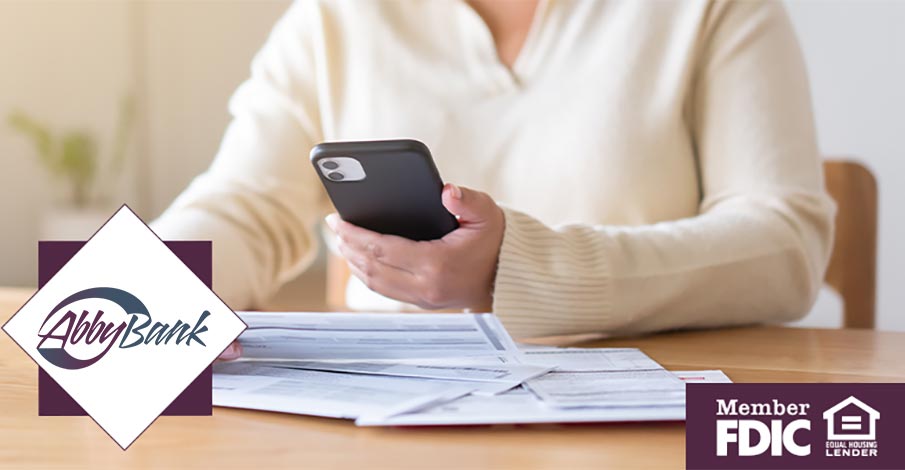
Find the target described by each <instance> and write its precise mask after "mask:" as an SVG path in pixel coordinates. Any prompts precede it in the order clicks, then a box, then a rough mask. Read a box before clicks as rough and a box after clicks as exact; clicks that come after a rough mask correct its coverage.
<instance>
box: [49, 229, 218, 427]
mask: <svg viewBox="0 0 905 470" xmlns="http://www.w3.org/2000/svg"><path fill="white" fill-rule="evenodd" d="M164 243H165V244H166V246H167V248H169V249H170V251H172V252H173V254H175V255H176V256H177V257H179V259H180V260H182V262H183V263H185V265H186V266H187V267H188V268H189V269H191V270H192V272H193V273H195V275H196V276H198V279H200V280H201V281H202V282H204V284H205V285H207V287H208V288H211V287H212V285H213V269H212V266H213V262H212V254H211V253H212V250H211V242H210V241H170V242H164ZM84 245H85V242H80V241H41V242H38V288H41V287H44V284H46V283H47V281H49V280H50V278H52V277H53V276H54V275H56V273H57V272H58V271H59V270H60V269H61V268H62V267H63V266H64V265H65V264H66V263H67V262H69V260H70V259H71V258H72V257H73V256H75V254H76V253H77V252H78V251H79V250H80V249H81V248H82V246H84ZM212 376H213V374H212V371H211V367H210V366H208V367H207V368H206V369H204V371H202V372H201V374H199V375H198V377H197V378H195V380H194V381H193V382H192V383H191V384H190V385H189V386H188V387H186V389H185V390H184V391H183V392H182V393H181V394H180V395H179V396H178V397H176V399H175V400H173V402H172V403H170V406H168V407H167V408H166V409H165V410H164V412H163V413H162V415H163V416H210V415H211V414H212V410H213V408H212V406H211V393H212V392H211V391H212V387H211V386H212ZM38 415H40V416H85V415H87V413H85V410H84V409H82V407H81V406H79V404H78V403H76V401H75V400H73V399H72V397H71V396H69V394H68V393H66V391H65V390H63V388H62V387H60V385H59V384H57V382H56V381H55V380H53V378H52V377H50V375H49V374H48V373H47V372H45V371H44V370H43V369H41V368H38Z"/></svg>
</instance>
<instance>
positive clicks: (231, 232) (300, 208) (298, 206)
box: [152, 2, 325, 308]
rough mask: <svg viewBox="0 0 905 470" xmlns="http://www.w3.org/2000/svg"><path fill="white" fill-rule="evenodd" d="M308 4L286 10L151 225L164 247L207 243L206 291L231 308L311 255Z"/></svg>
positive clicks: (266, 289) (256, 301) (259, 297)
mask: <svg viewBox="0 0 905 470" xmlns="http://www.w3.org/2000/svg"><path fill="white" fill-rule="evenodd" d="M309 3H311V2H296V3H295V4H294V5H293V6H292V7H290V9H289V10H288V11H287V13H286V14H285V15H284V17H283V18H282V19H281V20H280V21H279V22H278V23H277V25H276V26H275V27H274V29H273V31H272V32H271V35H270V37H269V39H268V40H267V42H266V44H265V45H264V47H263V49H262V50H261V51H260V52H259V53H258V54H257V55H256V57H255V59H254V61H253V63H252V72H251V77H250V78H249V79H248V80H247V81H246V82H245V83H243V84H242V85H241V86H240V87H239V88H238V90H237V91H236V92H235V94H234V95H233V97H232V98H231V100H230V104H229V109H230V113H231V115H232V118H233V119H232V122H231V123H230V125H229V127H228V128H227V130H226V134H225V136H224V138H223V141H222V144H221V146H220V150H219V152H218V154H217V156H216V159H215V161H214V163H213V164H212V165H211V167H210V168H209V169H208V171H207V172H206V173H204V174H202V175H201V176H199V177H198V178H196V179H195V180H194V181H193V182H192V184H191V185H190V186H189V187H188V188H187V189H186V190H185V191H184V192H183V193H182V194H181V195H180V196H179V197H178V198H177V199H176V201H175V202H174V203H173V204H172V205H171V206H170V207H169V208H168V209H167V210H166V211H165V212H164V214H163V215H162V216H161V217H160V218H159V219H158V220H157V221H155V222H153V223H152V228H153V229H154V230H155V231H156V232H157V234H158V235H159V236H160V237H161V238H163V239H165V240H179V239H204V240H213V251H214V288H215V290H216V291H217V293H218V294H219V295H220V296H221V297H222V298H223V299H224V300H225V301H227V302H228V303H229V304H230V305H231V306H232V307H233V308H248V307H252V306H255V305H260V303H261V302H262V301H264V300H265V299H266V298H267V297H269V296H270V295H271V294H272V293H273V292H274V291H275V290H276V288H277V287H278V286H279V284H280V283H281V281H283V280H285V279H287V278H289V277H291V276H293V275H294V274H296V273H297V272H298V271H300V270H301V269H303V268H304V267H305V266H306V265H307V264H308V263H309V262H310V261H311V260H312V259H313V257H314V255H315V254H316V240H317V238H316V237H315V235H314V233H313V227H314V226H315V224H316V222H317V221H318V220H319V219H320V217H321V216H322V214H321V212H322V211H320V210H319V208H320V207H323V204H324V201H325V200H324V196H323V193H322V191H321V189H320V184H319V182H318V181H317V177H316V175H315V174H314V171H313V169H312V168H311V165H310V163H309V162H308V151H309V149H310V148H311V146H312V145H313V144H314V143H316V142H317V141H319V140H321V135H322V132H321V128H320V124H319V123H320V116H319V108H318V100H317V91H316V83H315V79H316V77H317V73H316V71H315V62H316V61H315V54H314V50H315V47H314V46H315V44H313V42H314V40H313V37H314V34H313V33H314V31H312V29H313V28H316V24H317V23H316V22H313V21H310V18H308V16H309V14H313V13H314V12H310V13H309V11H306V9H305V6H304V5H307V4H309Z"/></svg>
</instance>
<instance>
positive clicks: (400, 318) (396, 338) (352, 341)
mask: <svg viewBox="0 0 905 470" xmlns="http://www.w3.org/2000/svg"><path fill="white" fill-rule="evenodd" d="M237 313H238V315H239V317H240V318H242V320H244V321H245V323H246V324H248V329H247V330H245V332H244V333H242V335H241V336H240V337H239V342H240V343H241V344H242V348H243V357H246V358H249V359H296V360H306V361H311V360H336V359H363V360H369V361H370V360H375V359H381V360H384V359H394V360H398V359H427V358H443V357H475V358H482V359H490V360H494V359H496V360H498V361H506V362H516V363H518V362H520V355H521V353H520V352H519V350H518V348H517V347H516V345H515V343H514V342H513V341H512V338H510V337H509V334H508V333H507V332H506V329H505V328H503V325H501V324H500V322H499V320H498V319H497V318H496V316H494V315H492V314H435V313H424V314H420V313H404V314H384V313H355V314H349V313H297V312H286V313H270V312H237Z"/></svg>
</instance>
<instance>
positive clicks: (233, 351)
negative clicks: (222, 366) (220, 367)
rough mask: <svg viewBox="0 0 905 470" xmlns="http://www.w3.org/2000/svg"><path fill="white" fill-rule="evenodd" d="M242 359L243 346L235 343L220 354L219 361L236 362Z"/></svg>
mask: <svg viewBox="0 0 905 470" xmlns="http://www.w3.org/2000/svg"><path fill="white" fill-rule="evenodd" d="M240 357H242V345H241V344H239V342H238V341H233V342H232V344H230V345H229V347H227V348H226V349H224V350H223V352H222V353H220V357H218V358H217V360H218V361H234V360H236V359H238V358H240Z"/></svg>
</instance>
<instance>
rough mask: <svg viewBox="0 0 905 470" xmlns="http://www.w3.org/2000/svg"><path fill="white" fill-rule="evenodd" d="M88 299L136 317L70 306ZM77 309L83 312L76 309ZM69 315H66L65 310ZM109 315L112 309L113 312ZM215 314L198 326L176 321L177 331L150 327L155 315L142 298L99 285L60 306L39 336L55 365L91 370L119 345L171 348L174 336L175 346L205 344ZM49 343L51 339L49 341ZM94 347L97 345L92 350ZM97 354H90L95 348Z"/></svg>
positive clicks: (158, 325) (42, 348)
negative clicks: (77, 352)
mask: <svg viewBox="0 0 905 470" xmlns="http://www.w3.org/2000/svg"><path fill="white" fill-rule="evenodd" d="M83 300H103V301H108V302H111V303H113V304H114V305H116V307H118V310H119V311H120V315H119V316H124V315H125V316H131V319H129V320H128V321H126V320H120V321H118V322H117V321H115V320H114V321H110V320H109V319H105V317H104V310H101V309H97V310H96V311H95V313H94V316H93V318H91V319H90V320H89V317H90V315H91V313H90V311H89V310H82V313H81V315H77V314H76V313H75V312H73V309H71V308H66V307H70V306H72V305H73V304H78V303H79V302H80V301H83ZM76 310H78V309H76ZM64 311H65V313H62V312H64ZM108 312H109V309H108ZM210 314H211V313H210V312H208V311H207V310H205V311H204V312H203V313H202V314H201V316H200V317H198V320H197V321H196V322H195V324H194V326H191V325H190V324H188V323H183V322H182V320H177V321H176V324H174V325H173V326H172V327H171V326H170V325H169V324H165V323H160V322H157V323H155V324H154V325H153V326H151V313H150V312H148V308H147V307H145V305H144V304H143V303H141V300H138V297H135V296H134V295H132V294H130V293H128V292H126V291H124V290H122V289H116V288H113V287H95V288H92V289H85V290H83V291H80V292H77V293H75V294H73V295H71V296H69V297H67V298H66V299H65V300H63V301H62V302H60V303H59V304H58V305H57V306H56V307H54V308H53V310H52V311H51V312H50V314H49V315H47V318H46V319H45V320H44V323H43V324H42V325H41V329H40V330H39V332H38V337H39V338H41V341H40V342H39V343H38V352H39V353H41V355H42V356H44V358H45V359H47V361H48V362H50V363H51V364H53V365H55V366H57V367H62V368H64V369H81V368H84V367H88V366H90V365H92V364H94V363H95V362H97V361H98V360H100V359H101V358H102V357H104V355H106V354H107V353H108V352H110V348H112V347H113V345H114V344H116V340H117V339H120V337H121V338H122V339H121V340H120V342H119V347H120V348H121V349H126V348H134V347H136V346H139V345H143V344H145V345H146V344H151V343H153V344H155V345H160V344H168V343H169V342H170V340H172V339H174V337H175V344H177V345H178V344H180V343H182V342H183V341H185V345H186V346H188V345H190V344H192V341H193V340H194V342H195V343H197V344H200V345H201V346H204V345H205V344H204V341H202V340H201V338H200V337H199V335H200V334H201V333H204V332H205V331H207V327H206V326H203V323H204V320H205V319H206V318H207V317H208V315H210ZM48 340H50V341H49V342H48ZM92 346H93V347H92ZM67 347H70V348H74V349H79V348H80V347H81V349H85V350H88V351H89V353H88V354H87V356H88V357H87V358H85V359H79V358H77V357H75V356H73V355H72V354H70V352H71V351H69V350H67V349H66V348H67ZM92 349H93V350H94V351H93V352H90V351H91V350H92Z"/></svg>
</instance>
